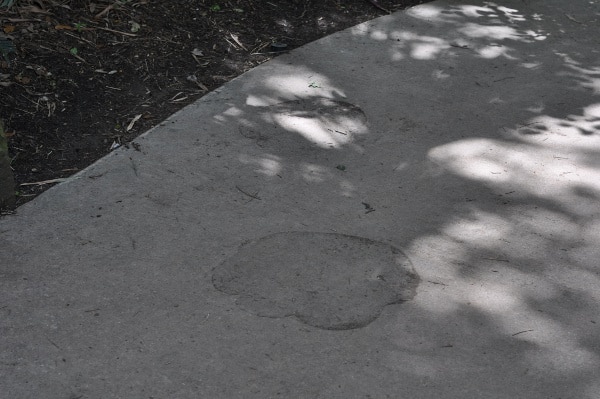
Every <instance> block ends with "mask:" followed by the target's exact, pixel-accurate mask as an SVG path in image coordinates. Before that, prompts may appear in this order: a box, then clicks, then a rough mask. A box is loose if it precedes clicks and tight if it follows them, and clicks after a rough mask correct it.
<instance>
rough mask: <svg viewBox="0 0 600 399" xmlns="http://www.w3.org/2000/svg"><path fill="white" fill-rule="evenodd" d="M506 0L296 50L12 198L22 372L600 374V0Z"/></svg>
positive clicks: (93, 387) (270, 379)
mask: <svg viewBox="0 0 600 399" xmlns="http://www.w3.org/2000/svg"><path fill="white" fill-rule="evenodd" d="M501 4H502V5H500V4H494V3H492V2H484V1H480V0H448V1H436V2H433V3H429V4H426V5H422V6H419V7H415V8H412V9H410V10H408V11H406V12H398V13H395V14H393V15H390V16H386V17H383V18H379V19H376V20H373V21H371V22H368V23H365V24H363V25H360V26H357V27H354V28H352V29H349V30H346V31H344V32H341V33H338V34H334V35H332V36H329V37H327V38H325V39H323V40H320V41H318V42H315V43H312V44H309V45H307V46H305V47H303V48H300V49H298V50H295V51H293V52H291V53H290V54H286V55H283V56H281V57H278V58H277V59H275V60H273V61H271V62H269V63H266V64H264V65H262V66H260V67H258V68H256V69H254V70H252V71H250V72H249V73H247V74H245V75H243V76H241V77H239V78H238V79H235V80H234V81H232V82H230V83H228V84H226V85H225V86H223V87H222V88H221V89H219V90H217V91H215V92H213V93H211V94H209V95H207V96H205V97H204V98H202V99H201V100H199V101H198V102H196V103H195V104H193V105H191V106H189V107H187V108H185V109H184V110H183V111H181V112H179V113H177V114H175V115H173V116H172V117H171V118H170V119H168V120H166V121H165V122H164V123H162V124H161V125H160V126H158V127H156V128H155V129H153V130H151V131H149V132H148V133H146V134H144V135H143V136H141V137H140V138H139V139H137V140H136V141H137V143H138V144H139V151H138V150H136V149H135V148H133V147H131V148H129V149H126V148H121V149H118V150H116V151H114V152H113V153H111V154H110V155H109V156H107V157H106V158H104V159H102V160H100V161H99V162H97V163H96V164H94V165H92V166H91V167H90V168H88V169H86V170H85V171H83V172H81V173H79V174H78V175H76V176H75V177H73V178H72V179H70V180H69V181H67V182H65V183H63V184H60V185H58V186H56V187H54V188H53V189H51V190H49V191H48V192H46V193H45V194H43V195H42V196H40V197H38V198H37V199H36V200H35V201H32V202H31V203H28V204H26V205H25V206H23V207H21V208H20V209H18V212H17V214H16V215H13V216H9V217H5V218H3V219H2V220H0V267H1V269H0V273H1V274H0V277H1V280H0V283H1V287H0V315H1V327H0V346H1V347H0V348H1V352H0V376H1V378H0V397H2V398H10V399H13V398H57V399H58V398H64V399H75V398H82V399H83V398H86V399H87V398H274V397H287V398H528V399H530V398H563V399H564V398H580V399H583V398H600V306H599V299H600V274H599V272H600V265H599V259H600V204H599V199H600V39H599V38H600V28H599V27H600V3H599V2H598V1H595V0H570V1H559V0H507V1H502V2H501ZM313 248H314V249H313ZM303 265H305V266H306V268H305V269H304V268H303ZM345 265H347V268H346V267H345ZM313 284H314V287H313ZM414 294H416V295H414ZM363 298H364V299H363ZM298 302H300V305H298ZM332 303H335V306H330V305H331V304H332ZM338 319H339V320H341V321H340V322H339V323H338V322H337V321H336V320H338ZM344 320H345V321H344Z"/></svg>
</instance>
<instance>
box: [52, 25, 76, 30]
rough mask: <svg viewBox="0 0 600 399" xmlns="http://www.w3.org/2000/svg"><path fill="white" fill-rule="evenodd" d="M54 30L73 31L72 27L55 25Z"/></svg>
mask: <svg viewBox="0 0 600 399" xmlns="http://www.w3.org/2000/svg"><path fill="white" fill-rule="evenodd" d="M54 29H56V30H73V27H72V26H69V25H56V26H55V27H54Z"/></svg>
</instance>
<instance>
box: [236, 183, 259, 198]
mask: <svg viewBox="0 0 600 399" xmlns="http://www.w3.org/2000/svg"><path fill="white" fill-rule="evenodd" d="M235 188H237V189H238V190H240V192H241V193H242V194H246V195H247V196H248V197H250V198H254V199H257V200H261V199H262V198H260V197H259V196H257V194H258V191H257V192H256V194H250V193H247V192H246V191H244V190H242V189H241V188H240V187H239V186H235Z"/></svg>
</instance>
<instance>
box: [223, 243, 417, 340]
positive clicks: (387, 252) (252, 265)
mask: <svg viewBox="0 0 600 399" xmlns="http://www.w3.org/2000/svg"><path fill="white" fill-rule="evenodd" d="M418 283H419V277H418V276H417V274H416V273H415V271H414V269H413V267H412V265H411V263H410V260H409V259H408V258H407V257H406V255H404V254H403V253H402V252H401V251H400V250H399V249H398V248H395V247H393V246H391V245H389V244H385V243H382V242H377V241H372V240H369V239H367V238H362V237H356V236H348V235H343V234H328V233H310V232H308V233H305V232H287V233H277V234H273V235H269V236H266V237H263V238H260V239H258V240H256V241H251V242H248V243H245V244H243V245H242V246H241V247H240V248H239V250H238V252H237V253H236V254H235V255H233V256H232V257H231V258H229V259H227V260H225V261H224V262H223V263H221V264H220V265H219V266H217V267H216V268H215V269H214V271H213V284H214V286H215V288H217V289H218V290H219V291H222V292H224V293H227V294H230V295H236V296H237V300H236V302H237V304H238V305H239V306H241V307H242V308H243V309H245V310H247V311H249V312H252V313H254V314H256V315H258V316H264V317H288V316H294V317H296V318H298V319H299V320H300V321H302V322H304V323H307V324H309V325H311V326H314V327H318V328H323V329H327V330H346V329H352V328H359V327H363V326H365V325H367V324H369V323H370V322H372V321H373V320H375V319H376V318H377V317H378V316H379V314H380V313H381V311H382V309H383V308H384V307H385V306H386V305H389V304H395V303H401V302H404V301H407V300H410V299H412V298H413V297H414V296H415V293H416V287H417V285H418Z"/></svg>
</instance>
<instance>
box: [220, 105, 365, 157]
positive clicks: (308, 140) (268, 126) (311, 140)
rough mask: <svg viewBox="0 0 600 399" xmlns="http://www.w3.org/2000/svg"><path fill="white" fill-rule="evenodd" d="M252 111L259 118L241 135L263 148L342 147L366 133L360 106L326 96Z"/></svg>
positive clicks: (302, 150) (247, 123) (301, 150)
mask: <svg viewBox="0 0 600 399" xmlns="http://www.w3.org/2000/svg"><path fill="white" fill-rule="evenodd" d="M254 99H255V97H254ZM253 111H254V112H255V114H256V115H258V116H259V120H255V122H253V121H250V120H246V121H245V123H244V124H242V125H241V126H240V133H241V135H242V136H243V137H245V138H247V139H250V140H253V141H254V143H255V144H256V145H258V146H259V147H261V148H265V149H272V150H274V149H279V150H280V149H283V148H288V149H289V150H292V151H294V152H296V153H297V156H300V155H302V154H305V152H306V151H311V149H312V148H315V147H316V148H321V149H325V150H333V149H341V148H342V147H344V146H347V145H349V144H352V143H353V142H354V141H355V140H356V138H357V137H359V136H360V135H363V134H365V133H366V132H367V126H366V123H367V119H366V116H365V114H364V112H363V111H362V110H361V109H360V108H359V107H358V106H356V105H354V104H350V103H349V102H346V101H340V100H333V99H329V98H326V97H313V98H307V99H298V100H291V101H284V102H280V103H276V104H273V105H269V106H264V107H260V106H257V107H255V109H254V110H253ZM217 118H222V116H221V115H218V116H217Z"/></svg>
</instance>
